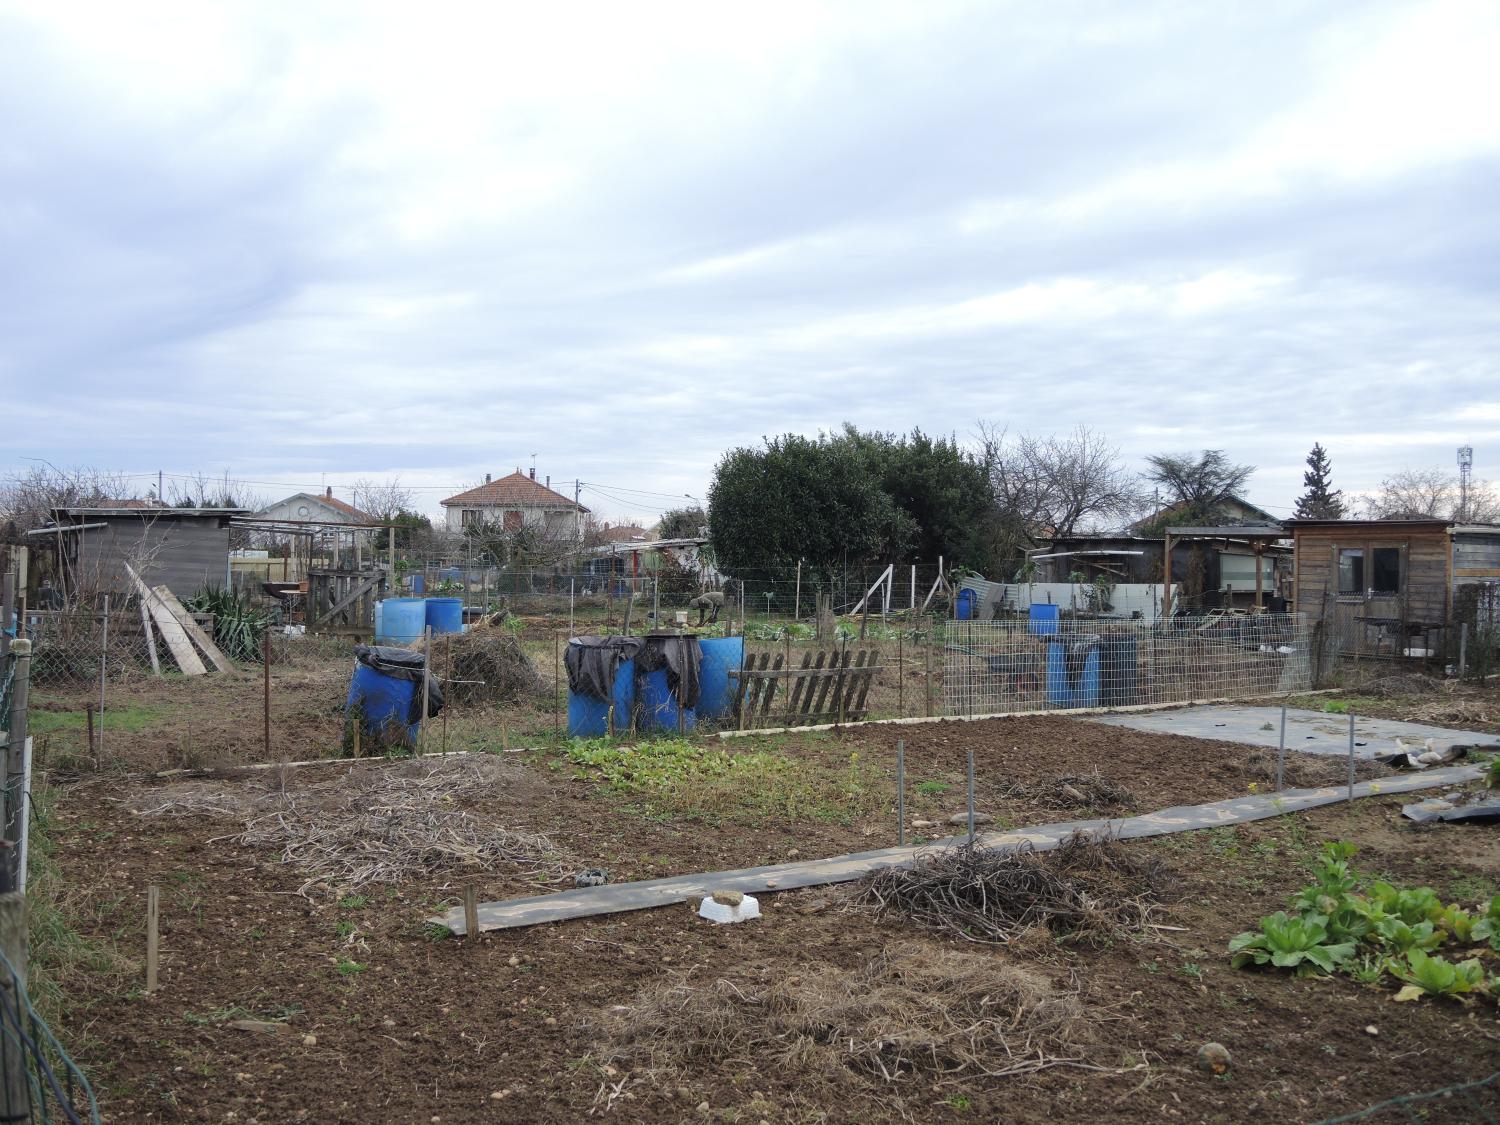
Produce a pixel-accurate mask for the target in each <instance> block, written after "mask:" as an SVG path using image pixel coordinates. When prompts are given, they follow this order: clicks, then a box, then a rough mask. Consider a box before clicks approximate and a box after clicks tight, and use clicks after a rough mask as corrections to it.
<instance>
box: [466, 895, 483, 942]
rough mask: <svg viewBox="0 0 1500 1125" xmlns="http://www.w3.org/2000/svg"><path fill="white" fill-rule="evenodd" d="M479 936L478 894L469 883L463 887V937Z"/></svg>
mask: <svg viewBox="0 0 1500 1125" xmlns="http://www.w3.org/2000/svg"><path fill="white" fill-rule="evenodd" d="M478 936H479V892H478V891H477V890H475V889H474V884H473V883H470V884H468V885H467V886H466V887H464V937H467V938H477V937H478Z"/></svg>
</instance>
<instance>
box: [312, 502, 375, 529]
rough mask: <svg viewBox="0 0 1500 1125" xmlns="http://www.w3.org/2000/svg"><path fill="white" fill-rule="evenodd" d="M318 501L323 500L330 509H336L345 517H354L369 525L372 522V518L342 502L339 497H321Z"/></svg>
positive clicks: (351, 505)
mask: <svg viewBox="0 0 1500 1125" xmlns="http://www.w3.org/2000/svg"><path fill="white" fill-rule="evenodd" d="M318 499H319V500H321V501H323V503H325V504H327V505H328V506H329V507H330V508H333V509H335V510H337V511H340V512H343V513H344V515H346V516H353V517H354V518H355V519H357V520H359V521H360V522H361V523H369V522H371V518H370V516H369V514H368V513H366V512H361V511H360V510H359V509H358V508H356V507H355V506H354V505H353V504H348V503H345V502H344V501H343V500H340V499H339V498H338V497H337V496H319V497H318Z"/></svg>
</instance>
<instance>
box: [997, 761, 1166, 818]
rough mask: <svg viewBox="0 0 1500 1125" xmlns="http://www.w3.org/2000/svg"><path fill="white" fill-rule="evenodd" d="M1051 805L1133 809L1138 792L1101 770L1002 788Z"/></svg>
mask: <svg viewBox="0 0 1500 1125" xmlns="http://www.w3.org/2000/svg"><path fill="white" fill-rule="evenodd" d="M1000 795H1001V796H1002V797H1014V798H1019V799H1020V800H1024V801H1029V802H1031V803H1033V804H1036V805H1039V806H1041V807H1043V808H1048V809H1098V810H1100V811H1106V810H1122V811H1123V810H1131V809H1135V808H1137V807H1138V803H1137V801H1136V799H1135V794H1134V793H1132V792H1131V791H1130V790H1129V789H1127V788H1125V786H1123V785H1121V784H1119V782H1116V781H1113V780H1111V779H1110V778H1108V777H1105V776H1104V775H1103V774H1102V773H1100V772H1099V771H1098V770H1093V771H1092V772H1090V773H1083V774H1065V775H1064V776H1062V777H1053V778H1047V779H1045V780H1042V781H1036V782H1031V783H1026V782H1021V783H1019V784H1016V785H1012V786H1010V787H1008V788H1006V789H1004V790H1002V791H1001V793H1000Z"/></svg>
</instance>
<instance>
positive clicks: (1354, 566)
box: [1339, 547, 1365, 594]
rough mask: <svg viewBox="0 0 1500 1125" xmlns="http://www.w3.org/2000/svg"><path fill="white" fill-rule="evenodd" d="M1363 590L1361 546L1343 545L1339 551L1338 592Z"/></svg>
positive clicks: (1355, 592)
mask: <svg viewBox="0 0 1500 1125" xmlns="http://www.w3.org/2000/svg"><path fill="white" fill-rule="evenodd" d="M1364 592H1365V551H1364V548H1363V547H1344V548H1342V549H1340V551H1339V593H1341V594H1363V593H1364Z"/></svg>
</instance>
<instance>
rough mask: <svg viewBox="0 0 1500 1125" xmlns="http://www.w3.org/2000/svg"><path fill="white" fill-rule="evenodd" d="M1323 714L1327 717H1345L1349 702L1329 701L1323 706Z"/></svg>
mask: <svg viewBox="0 0 1500 1125" xmlns="http://www.w3.org/2000/svg"><path fill="white" fill-rule="evenodd" d="M1323 712H1324V714H1327V715H1347V714H1348V713H1349V701H1348V700H1347V699H1330V700H1328V702H1326V703H1324V704H1323Z"/></svg>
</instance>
